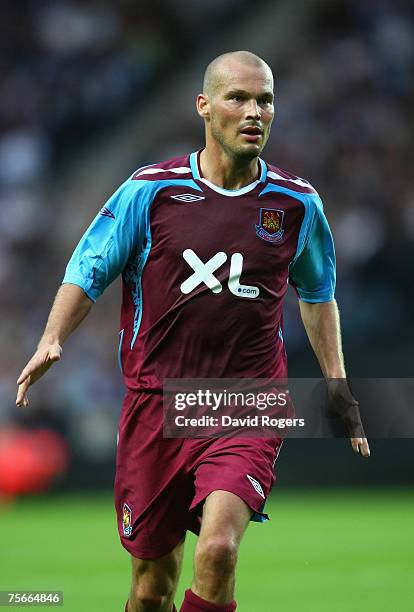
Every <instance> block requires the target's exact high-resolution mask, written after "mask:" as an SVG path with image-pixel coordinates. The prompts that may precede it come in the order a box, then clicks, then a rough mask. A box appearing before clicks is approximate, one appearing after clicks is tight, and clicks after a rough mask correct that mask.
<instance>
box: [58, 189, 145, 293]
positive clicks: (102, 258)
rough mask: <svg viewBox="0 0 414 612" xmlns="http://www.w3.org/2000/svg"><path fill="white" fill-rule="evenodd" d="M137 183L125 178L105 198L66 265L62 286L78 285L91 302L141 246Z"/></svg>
mask: <svg viewBox="0 0 414 612" xmlns="http://www.w3.org/2000/svg"><path fill="white" fill-rule="evenodd" d="M138 184H139V182H136V181H133V180H130V179H128V180H127V181H125V183H123V184H122V185H121V186H120V187H119V189H118V190H117V191H116V192H115V193H114V194H113V195H112V196H111V197H110V198H109V200H108V201H107V202H106V203H105V205H104V207H103V208H102V209H101V210H100V211H99V213H98V214H97V216H96V217H95V219H94V220H93V221H92V223H91V225H90V226H89V227H88V229H87V230H86V232H85V233H84V235H83V236H82V238H81V240H80V242H79V244H78V246H77V247H76V249H75V251H74V253H73V255H72V257H71V259H70V260H69V263H68V265H67V268H66V272H65V276H64V278H63V281H62V283H73V284H75V285H78V286H79V287H81V288H82V289H83V290H84V292H85V293H86V295H87V296H88V297H89V298H90V299H91V300H92V301H93V302H96V300H97V299H98V297H99V296H100V295H101V294H102V293H103V292H104V290H105V289H106V287H108V285H109V284H110V283H111V282H112V281H113V280H114V279H115V278H116V277H117V276H118V275H119V274H120V273H121V272H122V270H123V269H124V268H125V266H126V264H127V262H128V259H129V257H130V256H131V254H132V253H133V252H134V251H136V250H137V249H140V248H142V247H143V244H144V241H145V236H146V225H147V223H148V220H147V211H148V206H146V202H145V201H144V198H143V196H142V193H141V191H140V190H139V188H138Z"/></svg>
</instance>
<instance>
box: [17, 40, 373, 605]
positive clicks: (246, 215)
mask: <svg viewBox="0 0 414 612" xmlns="http://www.w3.org/2000/svg"><path fill="white" fill-rule="evenodd" d="M197 112H198V114H199V115H200V117H201V118H202V119H203V120H204V124H205V138H206V142H205V147H204V148H203V149H202V150H200V151H197V152H195V153H192V154H190V155H184V156H183V157H177V158H174V159H170V160H168V161H166V162H162V163H156V164H153V165H150V166H146V167H144V168H141V169H139V170H137V171H136V172H134V174H133V175H132V176H131V177H130V178H129V179H128V180H127V181H125V182H124V183H123V184H122V185H121V186H120V187H119V189H118V190H117V191H116V192H115V193H114V195H113V196H112V197H111V198H110V199H109V200H108V201H107V202H106V204H105V206H104V207H103V208H102V209H101V211H100V212H99V213H98V214H97V216H96V218H95V219H94V221H93V222H92V224H91V225H90V227H89V228H88V229H87V230H86V233H85V234H84V236H83V238H82V239H81V241H80V243H79V244H78V246H77V248H76V249H75V251H74V253H73V256H72V258H71V260H70V261H69V264H68V266H67V269H66V274H65V276H64V279H63V284H62V286H61V287H60V289H59V291H58V293H57V295H56V298H55V302H54V304H53V307H52V310H51V312H50V315H49V319H48V322H47V325H46V329H45V331H44V334H43V336H42V338H41V340H40V342H39V345H38V348H37V351H36V352H35V354H34V356H33V357H32V359H31V360H30V361H29V363H28V364H27V365H26V367H25V368H24V370H23V371H22V373H21V375H20V377H19V379H18V385H19V387H18V393H17V399H16V403H17V404H18V405H19V406H26V405H27V403H28V400H27V389H28V387H29V385H31V384H33V383H34V382H35V381H36V380H38V379H39V378H40V377H41V376H42V375H43V374H44V373H45V372H46V371H47V370H48V369H49V367H50V366H51V365H52V364H53V363H54V362H55V361H58V360H59V359H60V358H61V353H62V345H63V343H64V342H65V340H66V338H67V337H68V336H69V334H71V333H72V332H73V330H74V329H75V328H76V327H77V326H78V325H79V323H80V322H81V321H82V320H83V319H84V317H85V316H86V315H87V313H88V312H89V311H90V309H91V307H92V305H93V304H94V303H95V302H96V300H97V299H98V297H99V296H100V295H101V294H102V292H103V291H104V289H105V288H106V287H107V286H108V285H109V284H110V283H111V282H112V281H113V280H114V279H115V278H116V277H117V276H118V275H119V274H122V279H123V299H122V311H121V331H120V334H119V335H120V346H119V362H120V366H121V369H122V371H123V375H124V379H125V384H126V394H125V398H124V402H123V407H122V414H121V417H120V423H119V432H118V447H117V458H116V479H115V504H116V510H117V515H118V528H119V533H120V538H121V542H122V544H123V546H124V547H125V548H126V549H127V550H128V551H129V553H130V554H131V559H132V586H131V591H130V595H129V600H128V602H127V605H126V608H125V610H128V611H129V612H141V611H147V610H159V611H168V612H170V611H171V610H175V609H176V608H175V606H174V603H173V598H174V593H175V590H176V586H177V581H178V578H179V574H180V568H181V562H182V556H183V543H184V538H185V534H186V531H187V530H192V531H193V532H194V533H196V534H198V535H199V538H198V542H197V546H196V551H195V558H194V579H193V583H192V585H191V588H190V589H188V590H187V591H186V594H185V599H184V602H183V604H182V606H181V611H182V612H195V611H209V610H211V611H213V610H214V611H216V612H230V611H233V610H235V609H236V602H235V601H234V585H235V568H236V561H237V555H238V549H239V544H240V542H241V539H242V536H243V533H244V531H245V529H246V527H247V525H248V523H249V521H250V520H256V521H263V520H265V519H266V518H267V515H265V514H264V502H265V500H266V498H267V497H268V495H269V492H270V490H271V487H272V485H273V482H274V470H273V466H274V462H275V460H276V458H277V454H278V450H279V446H280V440H279V439H277V440H275V439H247V438H207V439H206V438H198V439H197V438H193V439H190V438H187V439H166V438H163V435H162V425H163V408H162V388H163V381H164V379H165V378H197V377H198V378H208V377H212V378H284V377H286V375H287V362H286V352H285V347H284V341H283V321H282V301H283V297H284V295H285V293H286V291H287V287H288V282H289V283H290V284H291V285H292V286H293V287H294V288H295V290H296V292H297V294H298V297H299V306H300V312H301V316H302V320H303V323H304V326H305V329H306V332H307V334H308V336H309V340H310V343H311V345H312V347H313V349H314V351H315V353H316V355H317V358H318V360H319V363H320V366H321V369H322V372H323V374H324V376H325V377H326V378H327V379H342V380H344V379H345V377H346V374H345V368H344V361H343V356H342V349H341V338H340V324H339V315H338V308H337V304H336V302H335V299H334V289H335V256H334V248H333V242H332V236H331V233H330V230H329V227H328V223H327V221H326V218H325V216H324V212H323V208H322V203H321V200H320V197H319V195H318V194H317V192H316V191H315V189H314V188H313V187H312V186H311V185H310V183H309V182H308V181H306V180H304V179H301V178H298V177H297V176H294V175H293V174H290V173H289V172H286V171H284V170H280V169H279V168H277V167H275V166H273V165H270V164H268V163H266V162H265V161H263V160H262V159H261V158H260V157H259V156H260V154H261V152H262V150H263V147H264V146H265V144H266V142H267V140H268V138H269V132H270V128H271V125H272V120H273V117H274V95H273V75H272V72H271V69H270V68H269V66H268V65H267V64H266V63H265V62H264V61H263V60H262V59H260V58H259V57H257V56H256V55H254V54H252V53H250V52H247V51H238V52H233V53H226V54H224V55H221V56H219V57H217V58H216V59H215V60H213V61H212V62H211V63H210V64H209V66H208V67H207V70H206V73H205V77H204V84H203V93H202V94H199V95H198V97H197ZM335 389H336V388H333V390H332V394H333V395H335V393H337V391H336V390H335ZM345 395H346V394H345ZM350 397H351V399H349V398H348V399H349V402H350V404H351V405H352V404H353V400H352V396H350ZM341 399H342V401H345V402H346V401H347V398H346V397H345V400H344V396H342V398H341ZM353 405H354V404H353ZM351 443H352V448H353V449H354V451H356V452H360V453H361V454H362V455H363V456H368V455H369V447H368V443H367V440H366V439H365V437H364V436H363V434H360V437H358V436H355V437H352V438H351Z"/></svg>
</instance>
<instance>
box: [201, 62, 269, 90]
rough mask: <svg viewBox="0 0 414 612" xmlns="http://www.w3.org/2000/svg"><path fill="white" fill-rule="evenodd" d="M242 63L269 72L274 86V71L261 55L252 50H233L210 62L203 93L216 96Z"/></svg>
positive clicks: (205, 75)
mask: <svg viewBox="0 0 414 612" xmlns="http://www.w3.org/2000/svg"><path fill="white" fill-rule="evenodd" d="M240 65H243V66H246V67H247V66H250V67H251V68H252V69H256V70H262V71H263V72H264V73H267V76H268V78H269V79H270V80H271V82H272V86H273V74H272V71H271V69H270V67H269V66H268V65H267V64H266V62H265V61H264V60H262V58H261V57H259V56H258V55H255V54H254V53H251V52H250V51H232V52H230V53H223V54H222V55H219V56H218V57H216V58H215V59H213V61H212V62H210V63H209V65H208V66H207V68H206V71H205V73H204V80H203V93H204V94H206V95H208V96H214V95H215V94H216V92H217V91H219V89H220V87H221V86H222V85H225V84H226V82H227V80H228V77H229V75H231V74H234V70H235V69H237V66H240Z"/></svg>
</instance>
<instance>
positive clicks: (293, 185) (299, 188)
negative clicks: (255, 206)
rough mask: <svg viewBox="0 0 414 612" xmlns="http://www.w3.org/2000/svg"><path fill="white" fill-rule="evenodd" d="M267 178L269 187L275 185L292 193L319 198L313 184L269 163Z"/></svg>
mask: <svg viewBox="0 0 414 612" xmlns="http://www.w3.org/2000/svg"><path fill="white" fill-rule="evenodd" d="M266 165H267V177H266V182H267V183H268V184H269V185H275V186H279V187H282V188H283V189H288V190H290V191H293V192H296V193H298V194H309V195H314V196H319V194H318V192H317V191H316V189H315V188H314V187H313V185H311V183H310V182H309V181H308V180H306V179H304V178H301V177H300V176H296V175H295V174H292V173H291V172H288V171H287V170H282V169H281V168H278V167H277V166H274V165H272V164H269V163H267V164H266Z"/></svg>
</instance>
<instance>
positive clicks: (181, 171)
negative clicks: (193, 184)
mask: <svg viewBox="0 0 414 612" xmlns="http://www.w3.org/2000/svg"><path fill="white" fill-rule="evenodd" d="M191 178H192V173H191V168H190V162H189V155H182V156H179V157H172V158H171V159H167V160H166V161H163V162H159V163H155V164H150V165H149V166H143V167H141V168H138V170H136V171H135V172H134V173H133V174H132V176H131V177H130V179H129V180H131V181H152V182H153V181H171V180H176V179H191Z"/></svg>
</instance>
